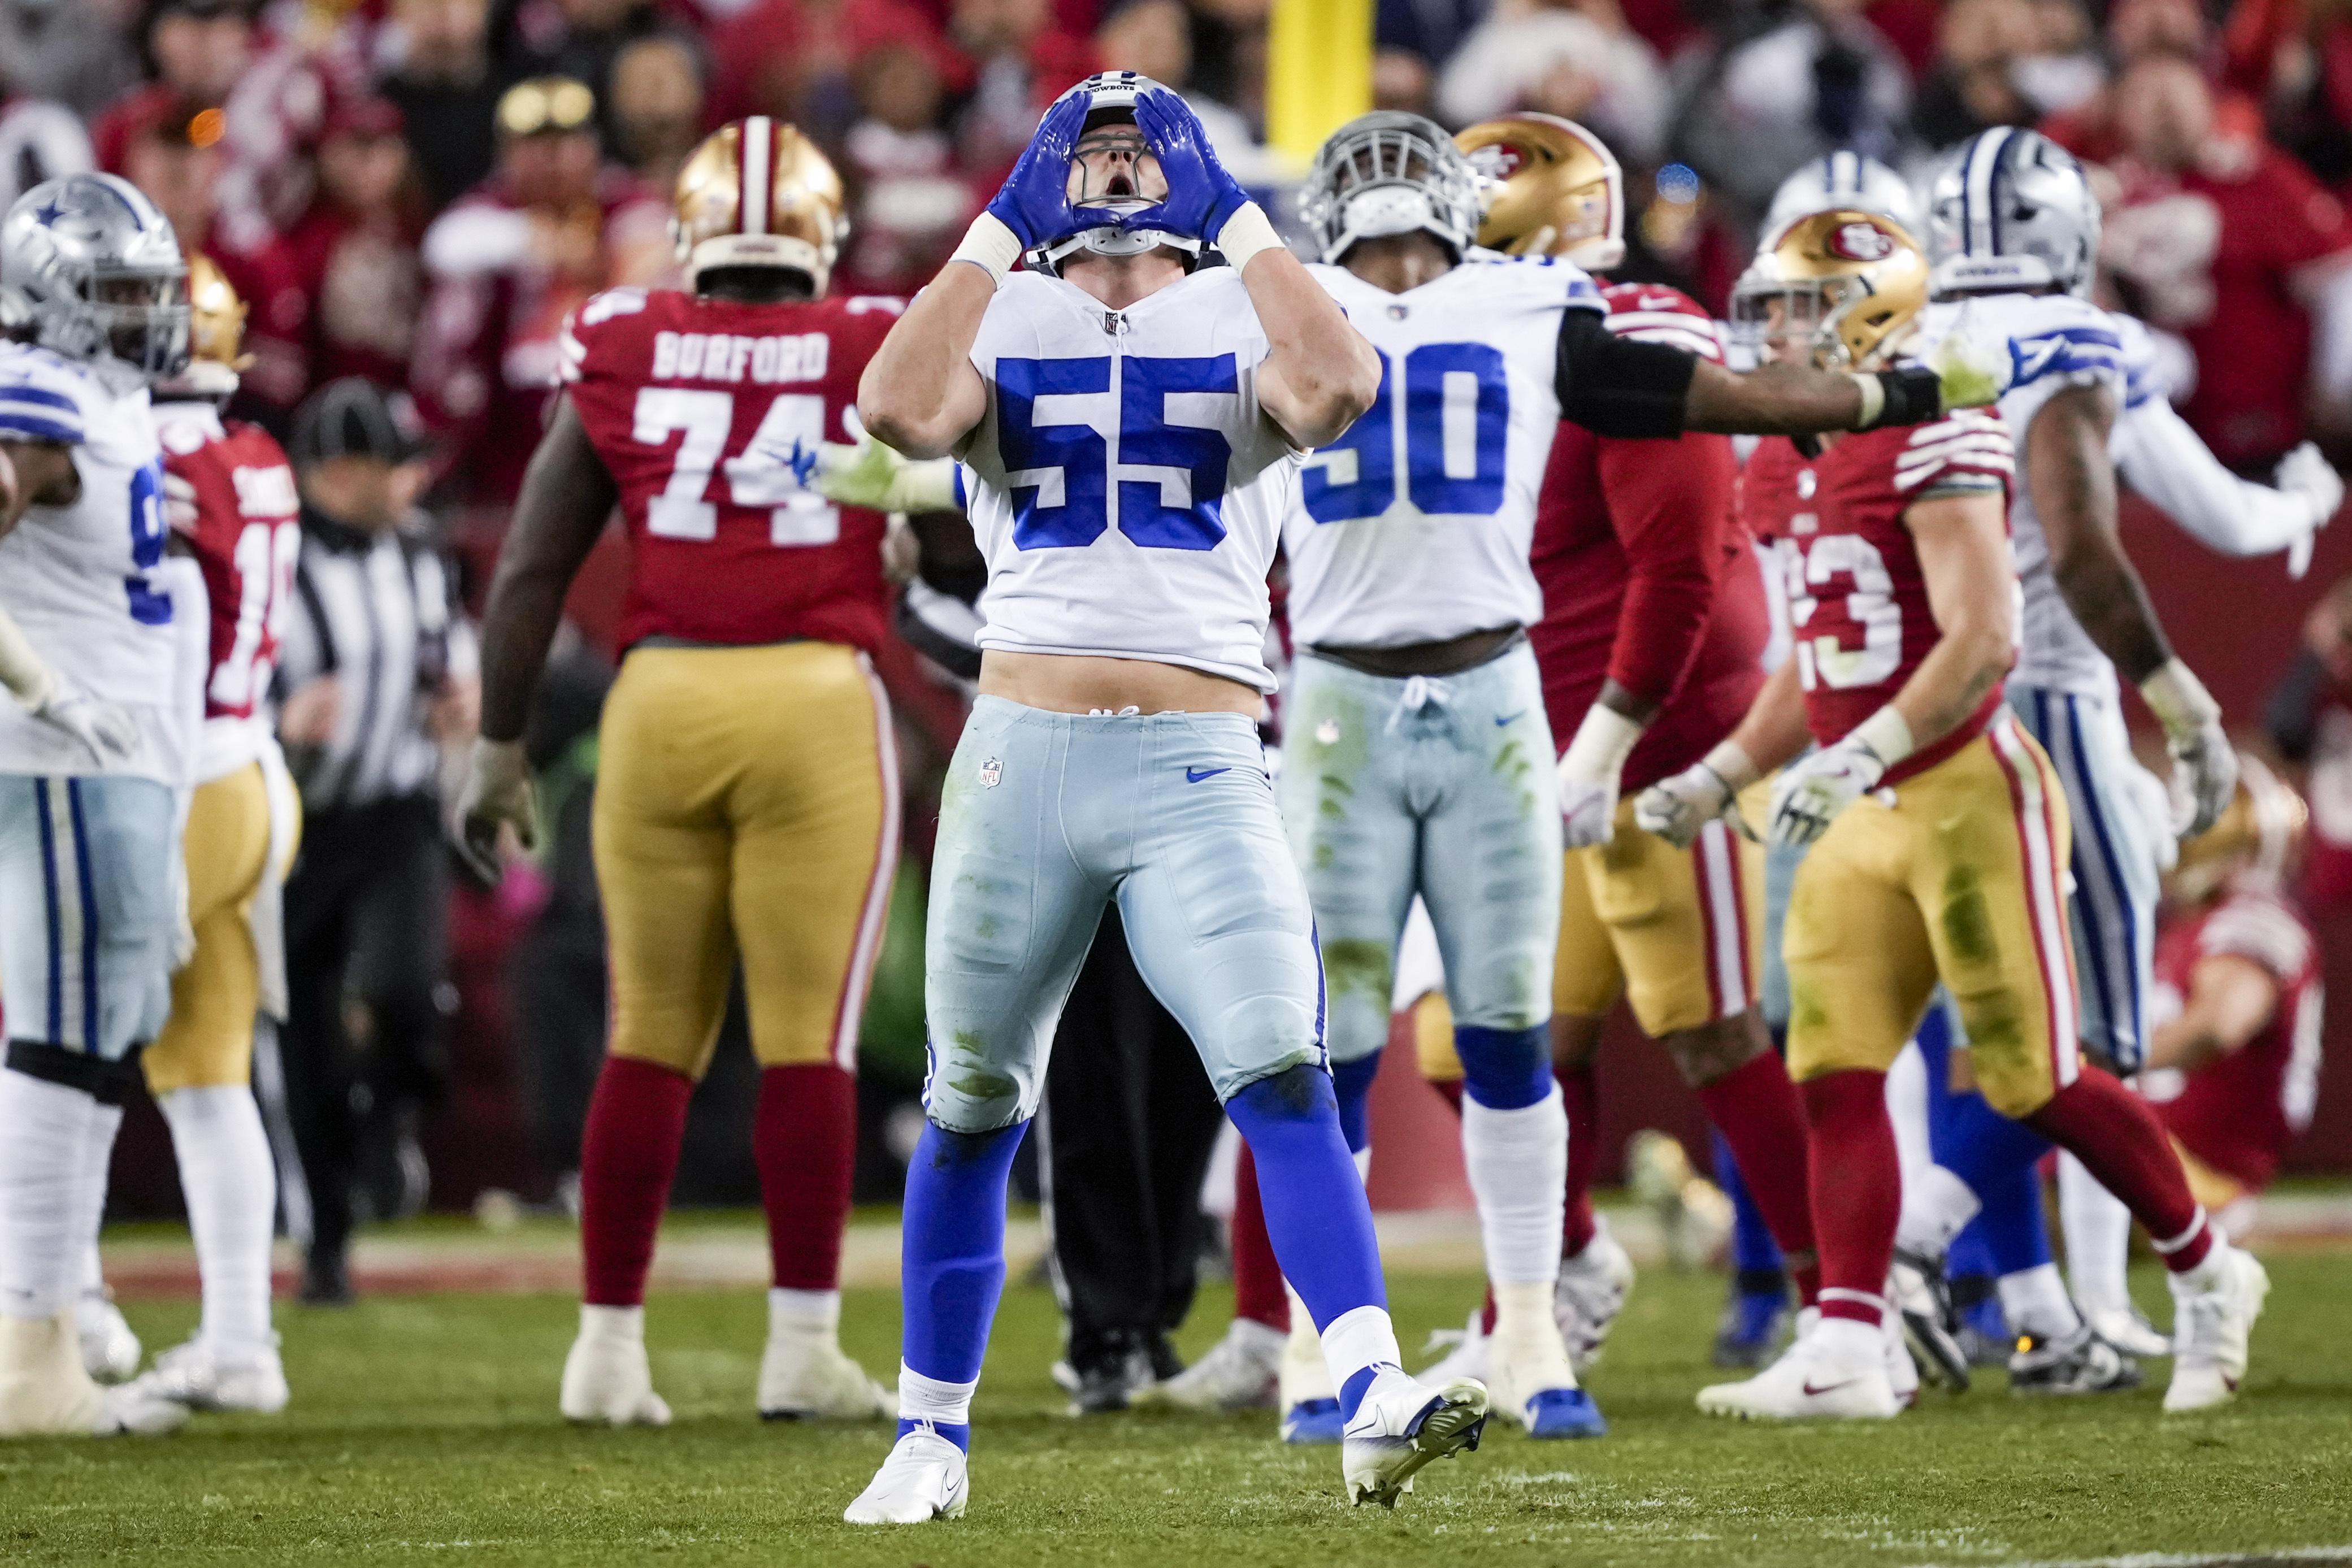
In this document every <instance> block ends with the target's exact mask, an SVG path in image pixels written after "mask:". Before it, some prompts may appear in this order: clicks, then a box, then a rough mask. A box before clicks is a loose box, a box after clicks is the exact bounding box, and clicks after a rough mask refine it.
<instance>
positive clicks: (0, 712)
mask: <svg viewBox="0 0 2352 1568" xmlns="http://www.w3.org/2000/svg"><path fill="white" fill-rule="evenodd" d="M123 380H124V381H125V382H130V383H131V384H129V385H128V386H124V385H122V384H121V383H117V382H112V380H111V371H109V370H100V368H99V367H96V366H92V365H86V364H80V363H77V362H75V361H69V360H65V359H61V358H59V357H58V355H56V354H53V353H50V352H49V351H48V350H46V349H37V348H29V347H26V346H23V345H20V344H16V343H7V342H0V431H5V432H6V434H8V436H9V437H10V438H11V439H12V440H16V441H21V442H56V443H58V444H65V445H68V446H70V447H71V448H72V451H73V459H74V467H75V469H76V470H77V471H78V472H79V475H80V476H81V496H80V497H79V499H78V500H76V501H75V502H74V503H73V504H72V505H70V506H65V507H31V508H29V509H27V510H26V513H25V517H24V520H23V521H22V522H21V523H19V524H18V525H17V527H16V531H15V532H13V533H11V534H10V535H8V537H7V538H5V539H0V608H5V610H6V611H7V612H8V614H9V616H10V617H11V618H12V619H13V620H15V622H16V624H17V625H18V626H19V627H20V628H22V629H23V631H24V633H25V637H26V641H27V642H29V643H32V645H33V647H34V649H35V650H36V651H37V653H39V654H40V655H41V657H42V659H44V660H45V661H47V664H48V665H49V666H50V668H52V669H53V670H55V671H57V672H58V674H60V675H62V676H63V677H64V678H65V679H67V680H68V681H70V682H72V683H73V684H74V685H77V686H79V688H80V689H81V690H83V691H85V692H88V693H89V694H91V695H94V696H98V697H100V698H103V699H105V700H106V701H109V702H114V703H121V704H122V705H123V706H125V707H126V708H127V709H129V711H130V712H131V715H132V716H133V717H134V718H135V719H136V720H137V721H138V724H139V727H140V731H141V738H140V742H139V744H138V745H137V746H135V747H132V750H131V756H130V757H129V758H125V759H123V760H121V761H110V762H109V763H107V764H106V765H104V766H100V764H99V763H97V762H95V761H94V760H93V759H92V758H91V757H90V754H89V747H85V746H83V745H82V744H81V743H80V742H79V741H78V740H76V739H74V738H73V737H71V736H70V735H68V734H67V733H66V732H65V731H63V730H61V729H59V728H58V727H56V726H54V725H47V724H41V723H37V722H36V721H35V720H33V719H31V718H30V717H28V716H26V714H25V713H24V712H23V711H22V710H21V709H19V708H18V707H17V706H16V704H15V703H13V702H5V701H0V773H32V774H48V775H88V774H93V773H121V774H130V775H133V776H136V777H142V778H150V779H158V780H161V781H163V782H164V783H172V782H174V781H176V780H177V779H178V777H179V761H178V756H179V753H178V744H179V743H178V737H177V732H176V725H175V723H174V721H173V716H172V714H171V712H170V710H169V702H170V694H171V692H172V690H173V684H172V670H173V663H174V661H175V658H176V644H175V643H174V640H173V633H172V600H171V596H170V595H169V594H168V593H167V592H165V591H163V589H162V588H161V587H160V586H158V585H157V584H155V583H153V582H151V581H150V580H149V579H148V576H147V574H148V573H149V572H150V571H151V570H153V569H154V568H156V567H158V566H161V565H162V564H163V536H164V528H165V524H164V520H163V450H162V448H161V447H160V446H158V445H157V444H156V440H155V421H154V415H153V413H152V410H150V408H149V407H148V403H147V388H146V385H145V383H144V382H136V381H135V380H133V379H132V378H131V377H129V376H128V375H126V376H125V377H124V378H123Z"/></svg>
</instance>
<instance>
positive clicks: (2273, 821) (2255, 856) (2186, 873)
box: [2164, 752, 2311, 904]
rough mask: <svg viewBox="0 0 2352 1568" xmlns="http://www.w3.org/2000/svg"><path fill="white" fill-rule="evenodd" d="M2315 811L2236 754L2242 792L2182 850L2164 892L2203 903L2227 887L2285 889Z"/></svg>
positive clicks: (2257, 762) (2258, 762) (2259, 765)
mask: <svg viewBox="0 0 2352 1568" xmlns="http://www.w3.org/2000/svg"><path fill="white" fill-rule="evenodd" d="M2310 821H2311V811H2310V809H2309V808H2308V807H2306V806H2305V804H2304V802H2303V797H2302V796H2300V795H2298V794H2296V793H2295V792H2294V785H2292V784H2289V783H2288V782H2287V781H2286V780H2285V779H2282V778H2280V777H2279V776H2278V775H2277V774H2275V773H2273V772H2272V771H2271V770H2270V769H2269V768H2266V767H2264V766H2263V761H2262V759H2261V758H2258V757H2249V756H2248V755H2246V754H2245V753H2244V752H2240V753H2239V754H2238V790H2237V793H2236V794H2235V795H2233V796H2231V800H2230V804H2229V807H2228V809H2227V810H2224V811H2222V813H2221V820H2220V821H2217V822H2215V823H2214V824H2213V825H2212V826H2211V827H2210V828H2208V829H2206V830H2205V831H2203V832H2201V833H2200V834H2198V835H2197V836H2196V837H2195V838H2193V839H2189V840H2186V841H2183V842H2182V843H2181V846H2180V859H2179V862H2178V863H2177V864H2175V865H2174V866H2173V868H2172V870H2171V871H2169V872H2168V873H2166V874H2165V879H2164V890H2165V892H2166V893H2167V894H2169V895H2170V896H2171V897H2172V898H2173V899H2174V900H2175V901H2176V902H2178V903H2180V904H2202V903H2204V902H2205V901H2206V900H2207V899H2209V898H2210V897H2212V896H2213V894H2216V893H2218V892H2220V891H2221V888H2222V887H2223V886H2224V885H2225V884H2230V883H2234V884H2236V885H2238V886H2240V887H2246V888H2251V889H2252V890H2253V891H2256V892H2261V893H2274V892H2276V891H2278V889H2279V888H2280V887H2282V886H2283V885H2284V883H2285V882H2286V879H2287V877H2288V875H2289V873H2292V872H2293V871H2294V866H2295V862H2297V861H2298V860H2299V859H2301V858H2302V853H2303V841H2304V833H2305V828H2306V826H2307V825H2308V824H2309V822H2310Z"/></svg>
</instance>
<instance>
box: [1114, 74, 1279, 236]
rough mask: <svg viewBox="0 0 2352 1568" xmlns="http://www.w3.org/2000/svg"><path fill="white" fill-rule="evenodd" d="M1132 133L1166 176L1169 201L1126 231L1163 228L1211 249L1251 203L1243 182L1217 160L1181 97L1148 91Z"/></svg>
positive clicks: (1205, 133)
mask: <svg viewBox="0 0 2352 1568" xmlns="http://www.w3.org/2000/svg"><path fill="white" fill-rule="evenodd" d="M1135 123H1136V128H1137V129H1138V130H1139V131H1142V132H1143V141H1144V144H1145V145H1146V146H1148V147H1150V149H1151V152H1152V155H1153V156H1154V157H1156V158H1158V159H1159V160H1160V173H1161V174H1163V175H1164V176H1166V177H1167V181H1168V195H1167V199H1166V200H1164V201H1162V202H1160V204H1158V205H1156V206H1153V207H1150V208H1148V209H1146V210H1145V211H1143V212H1140V213H1138V214H1135V215H1134V216H1133V217H1131V218H1129V220H1128V222H1127V226H1128V227H1129V228H1149V229H1165V230H1167V231H1168V232H1170V233H1171V234H1180V235H1186V236H1187V237H1189V238H1192V239H1197V240H1200V241H1202V243H1203V244H1209V245H1213V244H1215V243H1216V238H1217V235H1218V234H1219V233H1221V232H1222V231H1223V228H1224V226H1225V220H1226V219H1228V218H1230V217H1232V216H1233V215H1234V214H1235V213H1237V212H1239V211H1241V210H1242V208H1243V207H1244V205H1246V204H1248V202H1249V199H1250V198H1249V193H1248V192H1247V191H1244V190H1243V189H1242V187H1241V182H1240V181H1238V180H1235V179H1234V177H1233V175H1232V174H1230V173H1228V172H1226V171H1225V166H1224V164H1223V163H1221V162H1218V161H1217V150H1216V149H1215V148H1214V147H1212V146H1211V145H1210V144H1209V133H1208V131H1206V130H1204V129H1203V128H1202V124H1201V117H1200V116H1199V115H1197V114H1194V113H1193V112H1192V105H1191V104H1189V103H1186V102H1185V101H1184V99H1183V98H1182V97H1181V95H1180V94H1177V93H1174V92H1171V91H1169V90H1168V89H1165V88H1148V89H1144V90H1143V91H1142V92H1140V93H1138V94H1137V95H1136V99H1135Z"/></svg>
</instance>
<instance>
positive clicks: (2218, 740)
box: [2139, 659, 2238, 839]
mask: <svg viewBox="0 0 2352 1568" xmlns="http://www.w3.org/2000/svg"><path fill="white" fill-rule="evenodd" d="M2139 695H2141V696H2143V697H2145V698H2147V706H2148V711H2149V712H2150V713H2153V714H2154V715H2156V717H2157V722H2158V723H2159V724H2161V725H2163V726H2164V747H2165V749H2166V750H2167V751H2169V752H2170V753H2172V831H2173V832H2174V833H2175V834H2176V835H2177V836H2179V837H2180V838H2184V839H2193V838H2195V837H2196V836H2197V835H2198V834H2200V833H2201V832H2203V831H2205V830H2206V829H2208V828H2210V827H2211V826H2212V825H2213V824H2214V823H2215V822H2217V821H2221V813H2222V812H2223V811H2225V810H2229V807H2230V797H2231V796H2232V795H2234V794H2236V793H2237V789H2238V754H2237V752H2236V750H2235V749H2233V748H2232V747H2231V745H2230V737H2229V733H2228V732H2227V731H2226V730H2224V729H2223V728H2222V727H2221V704H2219V703H2217V702H2215V701H2214V700H2213V697H2212V695H2211V694H2210V693H2209V692H2207V691H2206V689H2205V687H2204V685H2203V683H2201V682H2200V681H2199V680H2198V678H2197V677H2196V675H2194V674H2191V673H2190V671H2189V666H2188V665H2186V664H2182V663H2181V662H2180V661H2179V660H2178V659H2172V660H2168V661H2167V662H2166V663H2165V664H2163V665H2161V666H2160V667H2159V668H2158V670H2157V672H2156V674H2152V675H2150V676H2148V678H2147V679H2146V680H2144V681H2142V682H2141V683H2140V684H2139Z"/></svg>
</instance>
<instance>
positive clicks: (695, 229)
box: [670, 115, 849, 295]
mask: <svg viewBox="0 0 2352 1568" xmlns="http://www.w3.org/2000/svg"><path fill="white" fill-rule="evenodd" d="M845 209H846V202H845V197H844V194H843V192H842V186H841V175H840V174H839V173H838V172H836V171H835V169H834V166H833V164H832V162H830V161H829V160H827V159H826V157H825V155H824V153H822V152H818V151H817V149H816V145H815V143H814V142H812V141H809V139H808V138H807V137H806V136H804V135H803V134H802V133H801V131H800V129H799V128H798V127H797V126H793V125H790V124H787V123H786V122H784V121H782V120H772V119H770V118H769V117H768V116H766V115H752V116H751V117H749V118H748V119H744V120H736V121H734V122H732V123H730V124H728V125H723V126H721V127H719V129H718V130H717V131H713V132H711V133H710V135H709V136H708V137H706V138H705V139H704V140H703V143H702V145H701V146H699V147H698V148H696V149H695V150H694V153H693V155H692V156H691V157H689V158H688V159H687V161H686V165H685V167H684V168H682V169H680V170H679V171H678V176H677V191H676V193H675V198H674V200H673V203H672V206H671V213H670V237H671V239H672V241H673V242H674V243H675V244H676V246H677V259H678V265H679V266H680V267H683V268H684V270H685V272H686V286H687V287H688V289H690V290H692V289H697V286H698V282H699V280H700V279H701V278H702V277H703V275H704V274H706V273H710V272H715V271H718V270H719V269H721V268H725V269H730V270H732V269H738V268H740V269H750V270H782V271H787V272H797V273H799V274H801V275H802V276H803V277H806V278H807V279H808V280H809V290H810V292H811V293H812V294H814V295H822V294H824V291H825V288H826V286H827V285H829V284H830V283H831V282H832V280H833V264H834V259H835V257H836V256H839V255H840V253H841V244H842V241H843V240H844V239H845V238H846V237H847V236H848V234H849V220H848V218H847V216H846V215H845Z"/></svg>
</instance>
